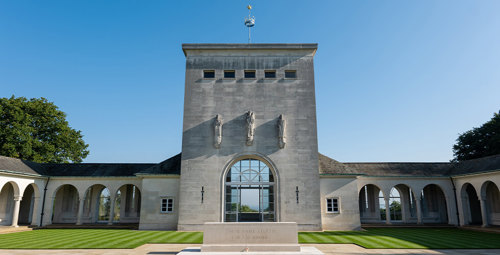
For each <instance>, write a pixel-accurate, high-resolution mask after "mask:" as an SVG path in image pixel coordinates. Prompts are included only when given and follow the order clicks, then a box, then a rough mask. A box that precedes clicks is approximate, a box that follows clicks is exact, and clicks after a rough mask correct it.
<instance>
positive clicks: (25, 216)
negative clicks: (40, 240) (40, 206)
mask: <svg viewBox="0 0 500 255" xmlns="http://www.w3.org/2000/svg"><path fill="white" fill-rule="evenodd" d="M37 189H38V187H36V186H35V184H30V185H28V186H27V187H26V189H25V190H24V193H23V200H21V205H20V209H19V220H18V222H19V224H22V225H34V224H33V215H34V213H36V203H35V200H36V198H37V196H38V192H37Z"/></svg>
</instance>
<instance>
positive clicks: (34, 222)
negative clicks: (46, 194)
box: [30, 197, 40, 226]
mask: <svg viewBox="0 0 500 255" xmlns="http://www.w3.org/2000/svg"><path fill="white" fill-rule="evenodd" d="M39 205H40V197H33V211H32V212H31V223H30V224H31V225H34V226H38V225H40V222H39V218H38V216H39V214H40V210H39V208H38V206H39Z"/></svg>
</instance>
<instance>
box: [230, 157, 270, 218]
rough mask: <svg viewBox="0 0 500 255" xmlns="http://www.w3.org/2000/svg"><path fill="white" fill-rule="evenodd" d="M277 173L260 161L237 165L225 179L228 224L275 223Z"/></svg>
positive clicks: (246, 161) (232, 167) (248, 161)
mask: <svg viewBox="0 0 500 255" xmlns="http://www.w3.org/2000/svg"><path fill="white" fill-rule="evenodd" d="M274 179H275V178H274V174H273V172H272V171H271V169H269V166H268V165H267V164H266V163H264V162H262V161H260V160H257V159H243V160H240V161H238V162H236V163H234V164H233V165H232V166H231V168H230V170H229V171H228V172H227V174H226V177H225V182H226V183H225V189H226V192H225V219H224V220H225V221H227V222H245V221H249V222H252V221H275V213H274V212H275V196H274V190H275V188H274Z"/></svg>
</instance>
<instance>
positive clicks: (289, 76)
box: [285, 70, 297, 79]
mask: <svg viewBox="0 0 500 255" xmlns="http://www.w3.org/2000/svg"><path fill="white" fill-rule="evenodd" d="M295 78H297V71H295V70H285V79H295Z"/></svg>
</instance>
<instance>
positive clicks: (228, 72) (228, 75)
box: [224, 70, 236, 79]
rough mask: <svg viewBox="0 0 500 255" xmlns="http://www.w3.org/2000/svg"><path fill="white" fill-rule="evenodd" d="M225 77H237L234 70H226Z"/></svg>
mask: <svg viewBox="0 0 500 255" xmlns="http://www.w3.org/2000/svg"><path fill="white" fill-rule="evenodd" d="M224 78H226V79H234V78H236V73H235V71H234V70H224Z"/></svg>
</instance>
